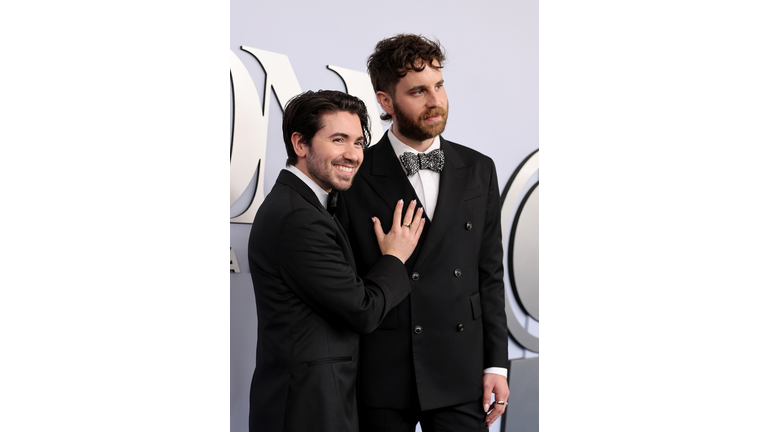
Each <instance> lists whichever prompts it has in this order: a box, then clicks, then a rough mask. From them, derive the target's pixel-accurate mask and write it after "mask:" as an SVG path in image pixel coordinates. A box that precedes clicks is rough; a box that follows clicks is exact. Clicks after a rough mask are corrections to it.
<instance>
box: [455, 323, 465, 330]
mask: <svg viewBox="0 0 768 432" xmlns="http://www.w3.org/2000/svg"><path fill="white" fill-rule="evenodd" d="M456 330H458V331H460V332H462V331H464V324H459V325H457V326H456Z"/></svg>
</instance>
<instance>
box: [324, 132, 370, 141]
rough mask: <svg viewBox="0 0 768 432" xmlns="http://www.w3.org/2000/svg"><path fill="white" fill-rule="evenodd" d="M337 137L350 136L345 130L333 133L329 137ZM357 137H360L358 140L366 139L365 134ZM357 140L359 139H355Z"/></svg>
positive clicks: (346, 137) (345, 137)
mask: <svg viewBox="0 0 768 432" xmlns="http://www.w3.org/2000/svg"><path fill="white" fill-rule="evenodd" d="M335 137H342V138H344V139H348V138H349V135H348V134H345V133H344V132H336V133H333V134H331V135H330V136H329V137H328V138H335ZM357 139H358V140H361V139H364V138H363V136H362V135H361V136H359V137H357ZM355 141H357V140H355Z"/></svg>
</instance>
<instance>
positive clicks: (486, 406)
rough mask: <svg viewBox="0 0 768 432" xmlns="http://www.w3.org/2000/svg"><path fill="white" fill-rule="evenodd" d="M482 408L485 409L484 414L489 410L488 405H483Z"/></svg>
mask: <svg viewBox="0 0 768 432" xmlns="http://www.w3.org/2000/svg"><path fill="white" fill-rule="evenodd" d="M483 407H485V412H488V409H489V408H491V406H490V405H488V404H485V405H483Z"/></svg>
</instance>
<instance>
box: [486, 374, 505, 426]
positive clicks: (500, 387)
mask: <svg viewBox="0 0 768 432" xmlns="http://www.w3.org/2000/svg"><path fill="white" fill-rule="evenodd" d="M491 393H493V394H494V395H495V396H496V401H494V402H493V403H491ZM508 399H509V387H508V386H507V379H506V377H504V376H503V375H496V374H493V373H487V374H485V375H484V376H483V408H484V409H485V412H486V413H488V411H489V410H491V412H490V413H489V414H488V415H487V416H486V417H485V422H486V424H487V425H488V426H489V427H490V426H491V425H492V424H493V422H495V421H496V420H497V419H498V418H499V417H501V415H502V414H504V411H506V410H507V404H506V402H507V400H508ZM498 402H504V403H503V404H499V403H498Z"/></svg>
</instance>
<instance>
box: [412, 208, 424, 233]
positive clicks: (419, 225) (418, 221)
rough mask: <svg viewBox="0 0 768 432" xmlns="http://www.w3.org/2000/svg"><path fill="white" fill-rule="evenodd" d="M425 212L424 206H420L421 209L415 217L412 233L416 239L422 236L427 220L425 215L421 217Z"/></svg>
mask: <svg viewBox="0 0 768 432" xmlns="http://www.w3.org/2000/svg"><path fill="white" fill-rule="evenodd" d="M423 213H424V209H423V208H420V209H419V210H418V211H417V212H416V215H414V217H413V220H414V221H415V222H413V225H411V232H412V233H413V234H412V235H413V237H414V238H416V239H418V238H419V237H421V231H422V230H423V229H424V224H425V221H426V219H424V218H423V217H421V215H422V214H423ZM413 228H416V229H413Z"/></svg>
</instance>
